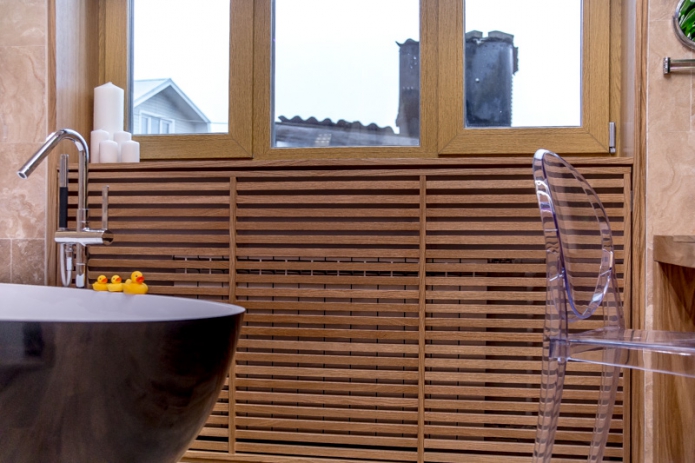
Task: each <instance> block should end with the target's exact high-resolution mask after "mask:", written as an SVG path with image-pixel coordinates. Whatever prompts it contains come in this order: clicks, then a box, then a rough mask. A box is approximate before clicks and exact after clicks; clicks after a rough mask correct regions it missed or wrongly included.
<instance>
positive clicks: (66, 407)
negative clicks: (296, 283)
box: [0, 284, 244, 463]
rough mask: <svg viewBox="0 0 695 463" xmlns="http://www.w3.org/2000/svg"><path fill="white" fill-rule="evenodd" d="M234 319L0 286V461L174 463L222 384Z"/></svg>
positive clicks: (148, 302)
mask: <svg viewBox="0 0 695 463" xmlns="http://www.w3.org/2000/svg"><path fill="white" fill-rule="evenodd" d="M243 313H244V309H243V308H241V307H237V306H234V305H229V304H223V303H214V302H207V301H200V300H192V299H183V298H174V297H162V296H151V295H144V296H141V295H138V296H134V295H127V294H121V293H107V292H96V291H91V290H85V289H83V290H78V289H69V288H52V287H44V286H22V285H3V284H0V463H44V462H50V463H63V462H65V463H68V462H69V463H81V462H85V463H102V462H103V463H106V462H110V463H111V462H113V463H141V462H147V463H159V462H162V463H164V462H167V463H168V462H175V461H178V458H180V456H181V455H182V454H183V453H184V452H185V450H186V448H187V446H188V444H189V443H190V441H191V440H192V439H193V438H195V436H196V435H197V433H198V432H199V430H200V429H201V427H202V426H203V424H204V423H205V420H206V418H207V417H208V415H209V414H210V412H211V410H212V408H213V406H214V404H215V402H216V399H217V397H218V395H219V392H220V389H221V388H222V386H223V384H224V381H225V377H226V375H227V372H228V369H229V364H230V361H231V357H232V353H233V351H234V348H235V346H236V341H237V339H238V329H239V327H240V324H241V318H242V316H243Z"/></svg>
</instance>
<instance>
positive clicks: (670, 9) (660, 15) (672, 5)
mask: <svg viewBox="0 0 695 463" xmlns="http://www.w3.org/2000/svg"><path fill="white" fill-rule="evenodd" d="M677 4H678V0H649V19H650V20H652V21H661V20H664V19H671V18H672V17H673V13H674V12H675V11H676V5H677Z"/></svg>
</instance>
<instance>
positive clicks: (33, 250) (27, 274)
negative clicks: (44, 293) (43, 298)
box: [12, 240, 46, 285]
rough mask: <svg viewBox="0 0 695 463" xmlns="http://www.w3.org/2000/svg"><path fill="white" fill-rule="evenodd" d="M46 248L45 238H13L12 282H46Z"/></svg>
mask: <svg viewBox="0 0 695 463" xmlns="http://www.w3.org/2000/svg"><path fill="white" fill-rule="evenodd" d="M44 249H45V243H44V241H43V240H12V283H17V284H23V285H43V284H46V278H45V269H46V265H45V263H44V262H45V258H44V253H45V252H44Z"/></svg>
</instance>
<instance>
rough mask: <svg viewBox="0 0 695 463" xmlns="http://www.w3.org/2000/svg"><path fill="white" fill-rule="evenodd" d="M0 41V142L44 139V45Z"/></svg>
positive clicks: (24, 141) (39, 140)
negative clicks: (19, 45)
mask: <svg viewBox="0 0 695 463" xmlns="http://www.w3.org/2000/svg"><path fill="white" fill-rule="evenodd" d="M1 45H2V44H1V43H0V63H2V66H0V95H2V98H0V142H3V143H26V142H41V141H43V140H45V139H46V111H47V110H46V47H45V46H32V47H5V46H1Z"/></svg>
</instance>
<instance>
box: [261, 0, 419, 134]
mask: <svg viewBox="0 0 695 463" xmlns="http://www.w3.org/2000/svg"><path fill="white" fill-rule="evenodd" d="M419 31H420V11H419V1H418V0H349V1H348V0H332V1H326V0H274V2H273V41H272V44H273V79H272V83H271V85H272V95H273V111H272V112H273V138H272V146H274V147H319V146H320V147H339V146H417V145H419V140H420V32H419Z"/></svg>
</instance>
